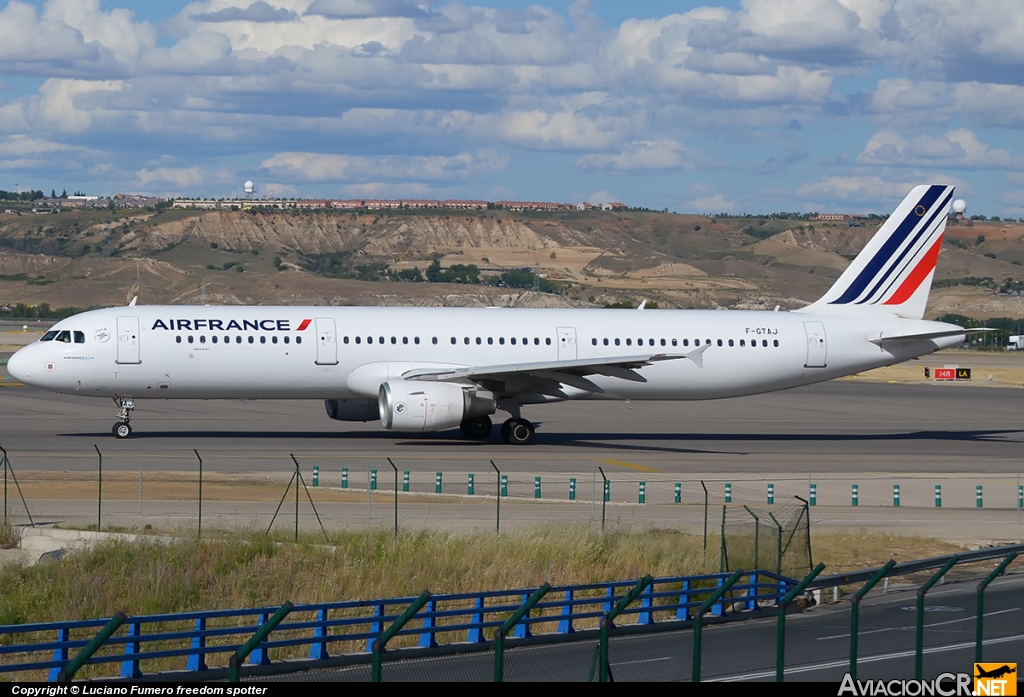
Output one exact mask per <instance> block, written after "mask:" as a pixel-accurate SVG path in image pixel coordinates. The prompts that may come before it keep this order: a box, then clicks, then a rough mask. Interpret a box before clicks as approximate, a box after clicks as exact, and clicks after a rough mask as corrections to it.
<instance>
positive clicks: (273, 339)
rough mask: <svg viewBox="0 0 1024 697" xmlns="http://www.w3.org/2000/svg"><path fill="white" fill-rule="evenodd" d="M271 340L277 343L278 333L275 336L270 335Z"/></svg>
mask: <svg viewBox="0 0 1024 697" xmlns="http://www.w3.org/2000/svg"><path fill="white" fill-rule="evenodd" d="M270 341H271V343H275V344H276V343H277V334H274V336H272V337H270Z"/></svg>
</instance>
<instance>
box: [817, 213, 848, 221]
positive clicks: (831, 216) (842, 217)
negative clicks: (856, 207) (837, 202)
mask: <svg viewBox="0 0 1024 697" xmlns="http://www.w3.org/2000/svg"><path fill="white" fill-rule="evenodd" d="M814 219H815V220H834V221H839V222H845V221H847V220H853V216H852V215H849V214H848V213H818V215H816V216H814Z"/></svg>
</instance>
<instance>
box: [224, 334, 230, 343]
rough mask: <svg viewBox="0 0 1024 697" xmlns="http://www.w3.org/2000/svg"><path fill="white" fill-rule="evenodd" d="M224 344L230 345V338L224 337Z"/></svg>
mask: <svg viewBox="0 0 1024 697" xmlns="http://www.w3.org/2000/svg"><path fill="white" fill-rule="evenodd" d="M224 343H225V344H230V343H231V337H230V336H226V337H224Z"/></svg>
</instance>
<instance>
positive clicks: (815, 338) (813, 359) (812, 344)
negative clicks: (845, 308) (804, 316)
mask: <svg viewBox="0 0 1024 697" xmlns="http://www.w3.org/2000/svg"><path fill="white" fill-rule="evenodd" d="M804 332H806V334H807V362H806V363H804V367H805V368H824V367H825V358H826V354H827V352H828V345H827V344H826V343H825V325H824V324H823V323H822V322H804Z"/></svg>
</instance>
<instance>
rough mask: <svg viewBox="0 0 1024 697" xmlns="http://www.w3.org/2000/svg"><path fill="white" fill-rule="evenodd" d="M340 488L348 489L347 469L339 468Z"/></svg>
mask: <svg viewBox="0 0 1024 697" xmlns="http://www.w3.org/2000/svg"><path fill="white" fill-rule="evenodd" d="M341 488H342V489H347V488H348V467H342V468H341Z"/></svg>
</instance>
